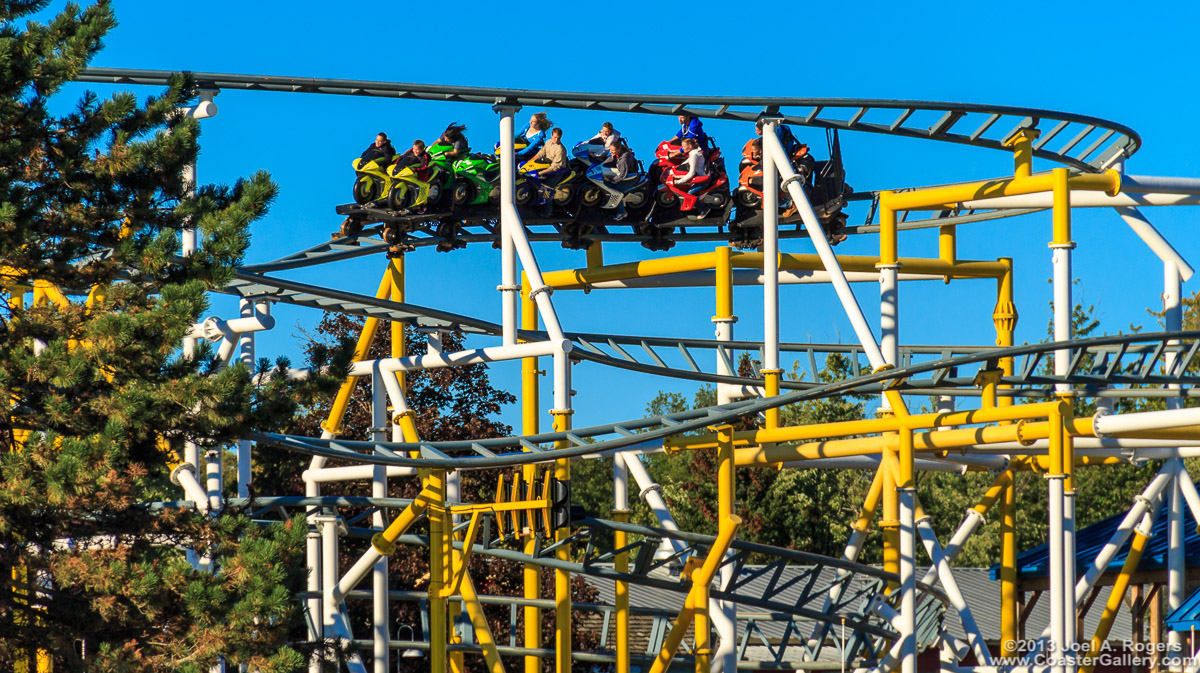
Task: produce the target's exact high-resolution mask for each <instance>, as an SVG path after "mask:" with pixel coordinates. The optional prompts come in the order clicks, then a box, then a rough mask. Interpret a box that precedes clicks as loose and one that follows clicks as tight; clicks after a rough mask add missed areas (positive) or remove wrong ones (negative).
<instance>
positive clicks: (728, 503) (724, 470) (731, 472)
mask: <svg viewBox="0 0 1200 673" xmlns="http://www.w3.org/2000/svg"><path fill="white" fill-rule="evenodd" d="M714 429H715V430H716V432H717V522H718V526H720V525H721V524H720V522H722V521H726V520H728V519H729V518H730V517H731V516H733V514H734V512H733V501H734V499H735V497H736V496H735V495H734V494H735V492H736V482H735V479H736V471H735V469H734V464H733V426H732V425H722V426H719V427H717V428H714Z"/></svg>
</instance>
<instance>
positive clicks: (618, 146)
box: [608, 140, 629, 157]
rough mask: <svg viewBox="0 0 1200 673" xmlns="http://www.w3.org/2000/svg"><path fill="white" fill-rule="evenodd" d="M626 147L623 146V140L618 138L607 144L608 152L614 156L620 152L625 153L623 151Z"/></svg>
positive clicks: (617, 155) (619, 154) (620, 153)
mask: <svg viewBox="0 0 1200 673" xmlns="http://www.w3.org/2000/svg"><path fill="white" fill-rule="evenodd" d="M628 149H629V148H628V147H626V146H625V142H624V141H623V140H618V141H617V142H615V143H613V144H611V145H609V146H608V153H609V154H611V155H613V156H614V157H619V156H621V155H622V154H625V151H626V150H628Z"/></svg>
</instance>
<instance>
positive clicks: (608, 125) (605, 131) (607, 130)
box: [600, 122, 613, 138]
mask: <svg viewBox="0 0 1200 673" xmlns="http://www.w3.org/2000/svg"><path fill="white" fill-rule="evenodd" d="M612 134H613V125H612V122H604V123H603V124H601V125H600V137H601V138H607V137H609V136H611V135H612Z"/></svg>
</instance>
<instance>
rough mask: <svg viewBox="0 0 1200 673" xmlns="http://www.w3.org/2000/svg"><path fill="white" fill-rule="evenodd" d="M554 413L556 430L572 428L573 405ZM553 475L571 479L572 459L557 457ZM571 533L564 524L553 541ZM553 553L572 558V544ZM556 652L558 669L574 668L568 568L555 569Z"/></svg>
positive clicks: (561, 671)
mask: <svg viewBox="0 0 1200 673" xmlns="http://www.w3.org/2000/svg"><path fill="white" fill-rule="evenodd" d="M550 413H551V414H553V416H554V430H555V431H556V432H565V431H567V430H570V429H571V414H572V413H573V412H572V411H571V410H570V409H555V410H553V411H551V412H550ZM567 446H568V444H567V441H566V440H561V441H559V442H556V443H555V448H559V449H565V448H567ZM554 478H555V479H557V480H558V481H560V482H567V483H570V481H571V461H570V460H567V459H559V460H556V461H554ZM570 535H571V527H570V526H564V527H562V528H557V529H555V531H554V541H555V542H562V541H563V540H566V539H567V537H569V536H570ZM554 557H555V558H557V559H558V560H560V561H569V560H571V546H570V545H567V544H564V545H562V546H561V547H559V548H558V550H557V551H555V554H554ZM554 656H555V670H556V673H570V671H571V573H569V572H567V571H565V570H555V571H554Z"/></svg>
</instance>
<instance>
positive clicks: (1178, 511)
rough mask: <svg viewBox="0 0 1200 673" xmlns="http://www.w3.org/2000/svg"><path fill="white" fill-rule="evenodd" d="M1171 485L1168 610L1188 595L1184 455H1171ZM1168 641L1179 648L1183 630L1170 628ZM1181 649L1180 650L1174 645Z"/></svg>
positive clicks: (1176, 608)
mask: <svg viewBox="0 0 1200 673" xmlns="http://www.w3.org/2000/svg"><path fill="white" fill-rule="evenodd" d="M1171 463H1172V465H1173V467H1172V474H1171V488H1170V490H1169V491H1168V494H1169V498H1168V500H1167V503H1168V504H1167V507H1168V516H1169V517H1170V518H1169V519H1168V521H1167V614H1170V613H1172V612H1174V611H1176V610H1178V609H1179V606H1180V605H1182V604H1183V601H1184V599H1185V598H1186V597H1187V579H1186V577H1185V575H1184V573H1185V572H1186V571H1187V559H1186V558H1185V556H1184V551H1185V548H1184V542H1183V539H1184V525H1183V506H1184V505H1183V492H1182V489H1181V487H1180V483H1179V482H1180V479H1179V476H1180V473H1181V472H1183V470H1184V468H1183V459H1182V458H1172V459H1171ZM1167 642H1168V643H1170V644H1171V645H1172V646H1174V647H1176V648H1179V647H1182V645H1183V634H1181V633H1179V632H1178V631H1169V632H1168V634H1167ZM1174 651H1176V652H1178V651H1180V650H1178V649H1175V650H1174Z"/></svg>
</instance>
